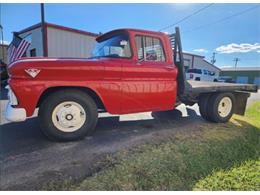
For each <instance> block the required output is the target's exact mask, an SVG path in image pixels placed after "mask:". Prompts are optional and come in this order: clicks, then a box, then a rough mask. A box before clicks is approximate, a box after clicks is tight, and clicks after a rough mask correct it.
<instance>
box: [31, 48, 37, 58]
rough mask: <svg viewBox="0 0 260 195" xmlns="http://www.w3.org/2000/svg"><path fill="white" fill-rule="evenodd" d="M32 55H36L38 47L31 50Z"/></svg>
mask: <svg viewBox="0 0 260 195" xmlns="http://www.w3.org/2000/svg"><path fill="white" fill-rule="evenodd" d="M30 56H31V57H36V49H35V48H33V49H31V50H30Z"/></svg>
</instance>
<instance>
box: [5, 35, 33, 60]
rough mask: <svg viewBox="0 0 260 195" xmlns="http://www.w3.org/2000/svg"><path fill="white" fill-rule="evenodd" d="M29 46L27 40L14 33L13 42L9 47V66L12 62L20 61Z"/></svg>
mask: <svg viewBox="0 0 260 195" xmlns="http://www.w3.org/2000/svg"><path fill="white" fill-rule="evenodd" d="M29 46H30V42H29V41H28V40H26V38H24V39H22V38H21V37H19V36H18V35H17V34H16V33H14V35H13V40H12V42H11V43H10V45H9V46H8V50H7V53H8V64H11V63H12V62H14V61H16V60H18V59H20V58H21V57H22V56H23V55H24V52H25V51H26V50H27V49H28V47H29Z"/></svg>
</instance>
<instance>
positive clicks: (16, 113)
mask: <svg viewBox="0 0 260 195" xmlns="http://www.w3.org/2000/svg"><path fill="white" fill-rule="evenodd" d="M6 88H7V89H8V99H9V102H8V104H7V106H6V111H5V118H6V120H8V121H11V122H20V121H25V120H26V110H25V109H24V108H15V107H13V106H14V105H17V104H18V101H17V98H16V96H15V94H14V93H13V91H12V90H11V88H10V87H9V86H7V87H6Z"/></svg>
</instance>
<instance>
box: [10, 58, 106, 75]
mask: <svg viewBox="0 0 260 195" xmlns="http://www.w3.org/2000/svg"><path fill="white" fill-rule="evenodd" d="M104 61H106V59H87V58H23V59H20V60H17V61H15V62H13V63H12V64H10V65H9V66H8V74H9V76H10V77H11V78H23V79H26V78H27V79H28V78H34V79H35V78H39V79H40V78H41V79H51V78H57V77H59V78H62V77H64V78H66V77H68V76H70V75H71V74H72V73H73V76H76V77H79V76H83V74H84V75H86V71H87V72H89V73H88V75H91V74H92V75H93V72H99V73H101V72H103V70H104ZM90 72H92V73H90ZM77 75H78V76H77ZM99 76H101V75H99Z"/></svg>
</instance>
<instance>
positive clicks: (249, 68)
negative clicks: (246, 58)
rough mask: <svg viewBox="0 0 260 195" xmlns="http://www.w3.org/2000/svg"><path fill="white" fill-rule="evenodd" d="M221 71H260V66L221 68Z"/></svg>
mask: <svg viewBox="0 0 260 195" xmlns="http://www.w3.org/2000/svg"><path fill="white" fill-rule="evenodd" d="M221 71H223V72H224V71H260V66H259V67H236V68H235V67H226V68H221Z"/></svg>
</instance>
